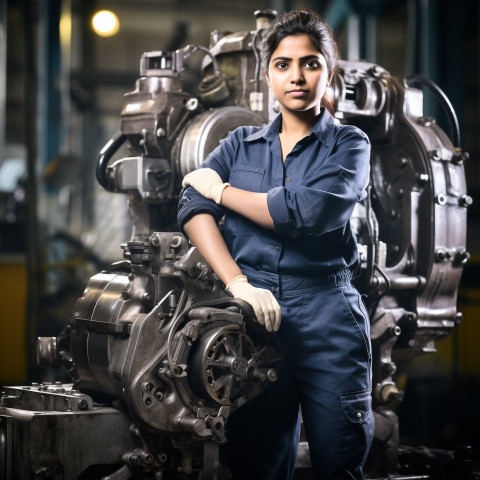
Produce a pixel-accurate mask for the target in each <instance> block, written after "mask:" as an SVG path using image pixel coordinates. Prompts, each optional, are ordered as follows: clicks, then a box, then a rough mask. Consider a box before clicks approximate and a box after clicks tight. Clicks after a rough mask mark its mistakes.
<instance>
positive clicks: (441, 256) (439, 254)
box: [435, 248, 450, 263]
mask: <svg viewBox="0 0 480 480" xmlns="http://www.w3.org/2000/svg"><path fill="white" fill-rule="evenodd" d="M449 256H450V255H449V254H448V252H446V251H445V250H443V249H441V248H439V249H438V250H437V251H436V252H435V260H436V261H437V262H438V263H440V262H444V261H445V260H447V259H448V257H449Z"/></svg>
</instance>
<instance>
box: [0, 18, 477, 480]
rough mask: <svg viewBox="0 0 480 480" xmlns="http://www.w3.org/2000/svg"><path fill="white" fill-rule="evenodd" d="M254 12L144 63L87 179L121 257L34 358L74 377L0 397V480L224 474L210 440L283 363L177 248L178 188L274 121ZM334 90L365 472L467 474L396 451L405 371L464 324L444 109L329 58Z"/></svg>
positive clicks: (414, 91)
mask: <svg viewBox="0 0 480 480" xmlns="http://www.w3.org/2000/svg"><path fill="white" fill-rule="evenodd" d="M255 16H256V21H257V24H256V29H255V30H253V31H248V32H238V33H228V32H220V31H215V32H213V33H212V35H211V42H210V46H209V48H206V47H203V46H198V45H189V46H186V47H185V48H182V49H180V50H177V51H174V52H166V51H153V52H147V53H145V54H144V55H143V56H142V58H141V62H140V78H139V79H138V80H137V82H136V87H135V90H134V91H132V92H130V93H127V94H126V95H125V104H124V108H123V110H122V112H121V129H120V131H119V132H118V133H117V134H116V135H115V136H114V137H113V138H112V139H111V140H110V141H109V142H108V143H107V144H106V146H105V147H104V149H103V150H102V152H101V153H100V155H99V158H98V164H97V171H96V174H97V179H98V182H99V183H100V185H101V186H102V187H103V188H104V189H106V190H107V191H109V192H115V193H122V194H126V195H127V196H128V204H129V214H130V217H131V220H132V224H133V230H132V235H131V238H130V239H129V241H127V242H126V243H125V244H124V245H121V249H122V250H123V260H120V261H118V262H117V263H114V264H112V265H110V267H109V268H108V269H107V270H106V271H103V272H100V273H98V274H97V275H94V276H93V277H92V278H91V279H90V281H89V282H88V285H87V286H86V289H85V292H84V294H83V296H82V297H81V298H79V299H78V300H77V302H76V304H75V305H74V306H73V312H72V315H71V318H70V319H66V325H65V328H64V330H63V331H62V332H61V333H59V336H58V337H53V338H50V337H48V338H39V341H38V360H39V362H40V363H41V364H46V365H53V364H61V365H63V366H64V367H65V368H66V369H67V370H68V372H69V374H70V376H71V377H72V381H73V383H72V384H63V383H61V382H57V383H56V384H46V383H43V384H33V385H30V386H21V387H2V389H1V391H2V396H1V406H0V477H1V478H2V479H7V480H23V479H30V478H36V479H38V478H52V479H65V480H66V479H94V478H99V479H100V478H104V479H112V480H113V479H128V478H163V479H169V478H201V479H203V480H207V479H213V478H218V479H221V478H227V477H226V476H225V471H224V470H222V468H221V467H220V466H219V465H218V464H217V463H216V462H215V459H213V460H212V459H211V458H212V455H211V453H210V452H211V451H213V452H214V451H215V450H214V449H213V450H212V449H211V445H212V444H213V445H214V444H215V442H221V441H222V439H223V436H224V427H225V423H226V422H228V417H229V415H230V414H231V412H233V411H234V410H235V409H237V408H240V407H241V406H242V405H243V404H244V403H245V402H248V401H249V400H250V399H251V398H253V397H254V396H256V395H258V394H261V392H262V390H263V389H265V388H268V385H269V383H271V382H274V381H275V380H276V378H277V373H276V370H275V365H276V362H277V361H278V360H279V358H280V356H281V351H280V349H279V347H278V345H277V343H276V340H275V334H273V333H267V332H266V331H265V329H264V328H263V327H262V326H260V325H258V324H257V323H256V321H255V317H254V315H253V311H252V310H251V308H250V307H249V305H247V304H245V303H244V302H241V301H237V300H235V299H233V298H232V296H231V295H230V294H229V292H228V291H226V290H225V289H224V286H223V285H222V283H221V282H220V281H219V280H218V278H217V277H216V276H215V275H214V273H213V272H212V270H211V268H210V266H209V265H208V264H207V263H206V262H205V260H204V259H203V258H202V256H201V255H200V253H199V252H198V251H197V250H196V249H195V248H193V247H189V244H188V241H187V239H186V238H185V236H184V235H183V234H182V233H181V232H179V231H178V226H177V224H176V210H177V202H178V195H179V192H180V189H181V180H182V178H183V176H184V175H185V174H186V173H188V172H190V171H191V170H193V169H195V168H196V167H197V166H198V165H199V164H200V163H201V162H202V161H203V160H204V158H205V157H206V156H207V155H208V153H209V152H210V151H212V150H213V149H214V148H215V146H216V145H217V144H218V143H219V141H220V140H221V139H222V138H223V137H224V136H226V134H227V133H228V132H229V131H230V130H232V129H234V128H236V127H238V126H241V125H262V124H264V123H267V122H269V121H270V120H271V119H272V118H273V117H274V116H275V115H276V113H277V112H278V108H277V105H276V102H275V100H274V99H273V98H272V96H271V94H270V92H269V90H268V88H267V85H266V82H265V81H264V79H263V73H262V66H261V61H260V55H259V46H260V42H261V39H262V33H263V31H264V29H265V28H266V27H267V26H268V24H269V22H270V21H271V19H272V18H273V17H274V16H275V12H273V11H258V12H255ZM195 52H201V53H203V54H204V55H205V58H204V61H203V65H202V72H203V79H202V81H201V83H200V84H199V86H198V88H197V89H196V90H195V91H188V90H186V89H185V88H184V85H183V83H182V71H183V70H184V69H185V68H188V58H189V57H190V56H191V55H192V54H193V53H195ZM420 85H423V86H426V87H427V88H429V89H431V90H432V91H433V93H434V94H435V95H436V96H437V97H438V99H439V101H440V103H441V104H442V106H443V107H445V110H446V112H447V116H448V119H449V121H450V127H451V134H450V136H449V135H447V134H446V133H445V132H444V131H443V130H442V129H441V128H440V127H439V126H438V125H437V124H436V121H435V119H434V118H432V117H427V116H424V114H423V93H422V90H421V89H419V88H418V87H419V86H420ZM329 95H330V97H331V100H332V103H333V104H334V105H335V108H336V113H335V116H336V118H337V119H338V121H339V122H345V123H352V124H355V125H357V126H358V127H360V128H361V129H362V130H364V131H365V132H366V133H367V134H368V136H369V137H370V140H371V143H372V155H371V182H370V187H369V195H368V197H367V198H366V199H365V200H364V201H363V202H362V203H359V204H358V205H357V208H356V209H355V212H354V215H353V217H352V219H351V222H352V225H353V227H354V231H355V233H356V235H357V239H358V244H359V259H360V261H359V263H358V267H357V271H356V278H355V282H356V284H357V287H358V288H359V290H360V291H361V293H363V294H364V297H365V302H366V305H367V307H368V311H369V314H370V319H371V341H372V346H373V386H374V389H373V393H372V395H373V405H374V414H375V423H376V427H375V440H374V443H373V445H372V449H371V452H370V455H369V459H368V462H367V466H366V475H367V477H369V478H395V479H400V478H404V479H407V478H425V479H434V478H452V479H453V478H455V479H460V478H470V477H468V475H469V473H468V467H465V465H467V464H468V461H467V460H468V458H467V456H464V457H462V458H460V457H459V454H458V452H457V454H455V453H453V452H441V453H440V452H436V453H432V452H431V451H429V452H425V450H423V451H418V450H415V449H413V448H411V447H405V446H402V445H400V441H399V419H398V416H397V414H396V410H397V408H398V405H399V403H400V402H401V400H402V392H401V391H400V389H399V386H398V385H397V383H396V382H397V378H398V375H399V373H400V372H402V371H403V369H404V367H405V365H406V364H407V362H408V361H409V360H410V359H412V358H413V357H415V356H418V355H421V354H425V353H431V352H434V351H435V341H436V340H438V339H439V338H442V337H444V336H445V335H447V334H448V333H449V332H450V331H451V330H452V329H453V328H454V327H455V325H456V324H458V322H460V320H461V314H460V313H459V312H457V309H456V296H457V290H458V286H459V282H460V277H461V274H462V267H463V265H464V264H465V262H466V261H467V260H468V258H469V254H468V252H467V251H466V248H465V243H466V210H467V207H468V206H469V205H470V203H471V199H470V197H468V196H467V195H466V185H465V175H464V166H463V163H464V161H465V159H466V157H467V155H466V154H465V153H464V152H463V151H462V149H461V145H460V134H459V131H458V123H457V121H456V117H455V113H454V112H453V109H452V107H451V105H450V102H449V101H448V99H447V98H446V97H445V96H444V94H443V93H442V92H441V90H439V89H438V87H436V86H435V85H434V84H433V83H431V82H430V81H429V80H428V79H426V78H424V77H421V76H412V77H407V78H398V77H393V76H391V75H390V74H389V72H387V71H386V70H384V69H383V68H381V67H380V66H378V65H374V64H370V63H366V62H362V61H358V62H352V61H341V62H340V63H339V67H338V72H337V74H336V76H335V81H334V83H333V85H332V87H331V89H330V91H329ZM125 149H126V150H128V154H127V155H126V156H119V155H118V153H119V152H120V151H121V150H125ZM119 253H120V249H119ZM119 257H120V255H119ZM259 428H261V426H259ZM252 435H255V432H252ZM205 446H206V449H204V447H205ZM205 452H206V453H205ZM422 452H423V454H422ZM463 453H465V451H464V452H463ZM213 458H214V454H213ZM245 461H248V459H245ZM297 466H298V469H297V472H298V473H297V474H296V475H297V478H311V477H309V470H308V467H309V461H308V446H307V444H306V443H305V442H302V443H301V445H300V449H299V458H298V461H297ZM462 472H463V473H462ZM222 475H223V476H222ZM419 475H420V476H419ZM449 475H451V476H449ZM463 475H465V476H463Z"/></svg>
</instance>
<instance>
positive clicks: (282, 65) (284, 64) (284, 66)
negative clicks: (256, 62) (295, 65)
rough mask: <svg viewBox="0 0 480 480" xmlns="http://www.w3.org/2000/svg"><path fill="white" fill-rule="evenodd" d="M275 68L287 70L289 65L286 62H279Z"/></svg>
mask: <svg viewBox="0 0 480 480" xmlns="http://www.w3.org/2000/svg"><path fill="white" fill-rule="evenodd" d="M275 66H276V67H277V68H278V69H279V70H285V69H286V68H287V67H288V65H287V64H286V63H285V62H278V63H277V64H276V65H275Z"/></svg>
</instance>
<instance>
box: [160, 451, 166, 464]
mask: <svg viewBox="0 0 480 480" xmlns="http://www.w3.org/2000/svg"><path fill="white" fill-rule="evenodd" d="M167 460H168V457H167V454H166V453H160V454H159V455H158V461H159V462H160V463H165V462H166V461H167Z"/></svg>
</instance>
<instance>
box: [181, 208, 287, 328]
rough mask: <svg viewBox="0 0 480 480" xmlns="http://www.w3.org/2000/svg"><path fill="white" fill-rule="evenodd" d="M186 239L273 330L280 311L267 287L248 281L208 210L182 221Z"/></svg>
mask: <svg viewBox="0 0 480 480" xmlns="http://www.w3.org/2000/svg"><path fill="white" fill-rule="evenodd" d="M183 228H184V230H185V233H186V234H187V235H188V237H189V239H190V242H191V243H192V244H193V245H194V246H195V247H197V248H198V250H199V251H200V253H201V254H202V255H203V256H204V258H205V260H206V261H207V262H208V263H209V264H210V266H211V267H212V268H213V271H214V272H215V273H216V274H217V275H218V277H219V278H220V280H222V282H223V283H224V284H225V285H228V289H229V290H230V292H231V293H232V295H233V297H234V298H238V299H239V300H243V301H245V302H247V303H249V304H250V305H251V306H252V307H253V310H254V312H255V316H256V317H257V320H258V323H260V324H261V325H265V328H266V329H267V331H269V332H271V331H272V330H273V331H274V332H276V331H277V330H278V329H279V327H280V322H281V317H282V312H281V310H280V305H279V304H278V302H277V300H276V299H275V297H274V296H273V294H272V292H271V291H270V290H266V289H264V288H256V287H254V286H253V285H251V284H250V283H248V280H247V277H246V276H245V275H243V274H242V271H241V270H240V267H239V266H238V265H237V264H236V262H235V260H234V259H233V257H232V256H231V254H230V251H229V250H228V248H227V245H226V244H225V241H224V240H223V237H222V234H221V233H220V230H219V229H218V226H217V223H216V221H215V219H214V217H213V216H212V215H210V214H208V213H199V214H197V215H194V216H193V217H191V218H190V219H189V220H187V221H186V222H185V224H184V225H183Z"/></svg>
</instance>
